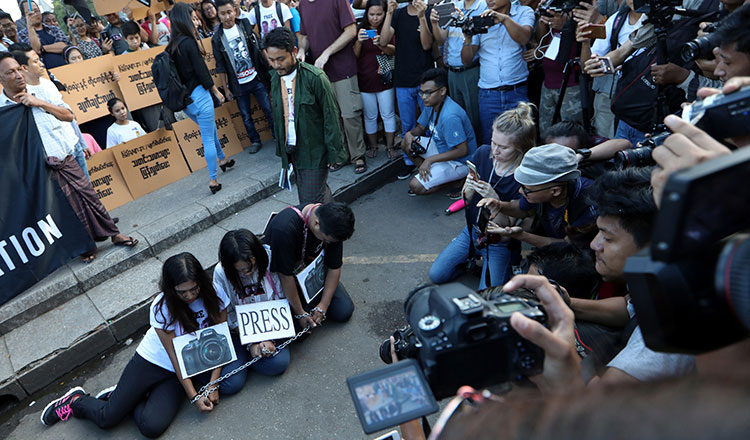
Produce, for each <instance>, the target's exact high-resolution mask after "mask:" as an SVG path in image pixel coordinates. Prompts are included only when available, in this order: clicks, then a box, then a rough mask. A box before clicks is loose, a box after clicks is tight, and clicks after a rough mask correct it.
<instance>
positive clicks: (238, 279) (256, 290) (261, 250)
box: [214, 229, 289, 393]
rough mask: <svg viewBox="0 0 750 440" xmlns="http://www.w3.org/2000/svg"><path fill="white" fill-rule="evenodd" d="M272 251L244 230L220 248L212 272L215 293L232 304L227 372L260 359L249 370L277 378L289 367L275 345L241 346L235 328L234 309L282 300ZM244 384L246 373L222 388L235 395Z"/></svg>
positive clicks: (230, 236)
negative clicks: (231, 351)
mask: <svg viewBox="0 0 750 440" xmlns="http://www.w3.org/2000/svg"><path fill="white" fill-rule="evenodd" d="M270 264H271V247H270V246H268V245H263V244H261V242H260V240H259V239H258V237H256V236H255V234H253V233H252V232H250V231H248V230H247V229H237V230H234V231H229V232H227V233H226V234H225V235H224V238H222V239H221V244H220V245H219V264H217V265H216V268H215V269H214V289H216V292H217V293H219V294H220V295H222V296H228V297H229V299H230V301H231V303H230V304H229V308H228V312H227V322H228V323H229V328H230V329H231V331H232V342H233V343H234V351H235V352H236V353H237V360H236V361H234V362H232V363H230V364H227V365H226V366H225V368H226V369H227V370H233V369H234V368H237V367H239V366H240V365H244V364H245V363H246V362H247V361H249V360H250V359H251V358H252V357H258V356H263V359H262V360H260V361H258V362H256V363H254V364H253V365H252V366H251V367H250V369H252V370H253V371H255V372H257V373H259V374H263V375H266V376H276V375H279V374H281V373H283V372H284V371H286V369H287V367H289V350H282V351H280V352H279V354H277V355H275V356H273V354H274V353H275V352H276V345H275V344H274V341H262V342H258V343H255V344H250V345H247V346H243V345H242V343H241V342H240V336H239V331H238V324H237V315H236V312H235V309H234V308H235V306H238V305H242V304H252V303H257V302H261V301H272V300H278V299H284V298H285V296H284V291H283V290H282V289H281V281H280V280H279V276H278V275H277V274H275V273H273V272H271V271H270V270H268V269H269V267H270ZM246 380H247V370H242V371H240V372H239V373H237V374H235V375H234V376H232V377H230V378H227V379H225V380H224V381H222V385H223V386H225V387H227V389H228V390H230V391H229V392H230V393H236V392H238V391H239V390H240V389H242V386H243V385H244V384H245V381H246Z"/></svg>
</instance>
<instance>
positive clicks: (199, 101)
mask: <svg viewBox="0 0 750 440" xmlns="http://www.w3.org/2000/svg"><path fill="white" fill-rule="evenodd" d="M194 14H197V12H196V11H195V9H193V7H192V6H190V5H189V4H187V3H177V4H175V5H174V8H172V12H171V13H170V14H169V19H170V21H171V23H172V38H171V40H170V41H169V44H168V45H167V49H166V50H167V51H169V53H170V54H172V55H173V59H174V62H175V66H176V67H177V73H178V74H179V76H180V79H182V82H183V84H185V87H186V88H187V91H188V93H189V94H190V98H191V99H192V101H193V102H192V103H190V105H188V106H187V107H186V108H185V114H186V115H188V117H189V118H190V119H192V120H193V121H194V122H195V123H196V124H198V127H200V131H201V139H202V140H203V151H204V154H205V159H206V163H207V164H208V176H209V181H208V188H209V189H210V190H211V194H216V192H218V191H219V190H221V184H220V183H219V182H217V181H216V161H217V158H218V161H219V167H220V168H221V170H222V171H226V169H227V168H231V167H233V166H234V160H228V159H227V158H226V157H225V156H224V152H223V151H222V149H221V144H220V143H219V134H218V132H217V131H216V122H215V114H214V101H213V99H212V98H211V94H212V93H213V95H214V97H215V98H216V99H217V100H218V102H219V103H220V104H223V103H224V95H222V94H221V92H220V91H219V89H218V88H216V86H215V85H214V82H213V79H211V74H210V73H209V72H208V67H206V62H205V60H204V58H203V54H205V53H206V49H205V48H204V47H202V42H200V41H198V39H197V35H198V29H196V28H195V25H194V24H193V15H194ZM196 17H197V15H196ZM209 91H210V92H209Z"/></svg>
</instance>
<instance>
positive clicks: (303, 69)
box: [271, 63, 348, 170]
mask: <svg viewBox="0 0 750 440" xmlns="http://www.w3.org/2000/svg"><path fill="white" fill-rule="evenodd" d="M294 89H295V90H294V126H295V129H296V131H297V149H296V152H295V153H294V166H295V168H298V169H301V170H315V169H322V168H325V167H327V166H328V165H329V164H332V163H344V162H346V161H347V159H348V152H347V150H346V148H345V147H344V135H343V132H342V130H341V122H340V120H339V108H338V104H337V103H336V98H335V97H334V95H333V87H332V86H331V82H330V81H329V80H328V77H327V76H326V74H325V72H323V71H322V70H320V69H318V68H317V67H315V66H313V65H310V64H307V63H297V77H296V79H295V84H294ZM281 100H282V95H281V79H280V78H279V74H278V73H277V72H276V71H275V70H274V71H273V73H272V74H271V102H272V103H273V105H272V107H273V129H274V133H273V134H274V137H275V138H276V155H277V156H279V157H280V158H281V163H282V165H283V166H284V167H285V168H286V167H287V166H288V163H289V158H288V155H287V153H286V120H285V119H284V106H283V103H282V101H281Z"/></svg>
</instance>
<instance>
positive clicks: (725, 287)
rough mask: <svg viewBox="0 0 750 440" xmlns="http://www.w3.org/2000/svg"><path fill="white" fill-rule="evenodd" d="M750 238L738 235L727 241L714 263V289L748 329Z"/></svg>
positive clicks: (749, 314)
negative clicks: (715, 263) (716, 261)
mask: <svg viewBox="0 0 750 440" xmlns="http://www.w3.org/2000/svg"><path fill="white" fill-rule="evenodd" d="M748 267H750V239H748V236H747V235H740V236H738V237H735V238H733V239H731V240H730V241H729V243H728V244H726V245H725V246H724V249H723V250H722V252H721V256H720V257H719V261H718V263H717V265H716V272H715V280H716V282H715V284H716V291H717V293H718V294H719V295H721V296H722V297H724V298H725V299H726V301H727V302H728V303H729V306H730V308H731V309H732V311H733V312H734V315H735V316H736V317H737V319H738V320H739V321H740V323H741V324H742V325H743V326H744V327H745V329H748V330H750V271H748V270H747V268H748Z"/></svg>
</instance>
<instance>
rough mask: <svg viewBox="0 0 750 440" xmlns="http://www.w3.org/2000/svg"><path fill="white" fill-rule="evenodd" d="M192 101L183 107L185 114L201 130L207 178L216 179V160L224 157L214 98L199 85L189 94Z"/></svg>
mask: <svg viewBox="0 0 750 440" xmlns="http://www.w3.org/2000/svg"><path fill="white" fill-rule="evenodd" d="M190 97H191V98H193V102H192V103H191V104H190V105H189V106H187V107H186V108H185V114H186V115H188V117H189V118H190V119H192V120H193V122H195V123H196V124H198V127H199V128H200V130H201V139H202V140H203V152H204V154H205V158H206V163H207V164H208V178H209V179H211V180H214V179H216V160H217V158H218V159H219V160H221V159H224V151H223V150H222V149H221V143H219V133H218V132H217V131H216V115H215V114H214V100H213V99H212V98H211V93H209V92H208V90H206V89H205V88H203V86H201V85H199V86H198V87H196V88H195V89H193V92H192V93H191V94H190Z"/></svg>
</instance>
